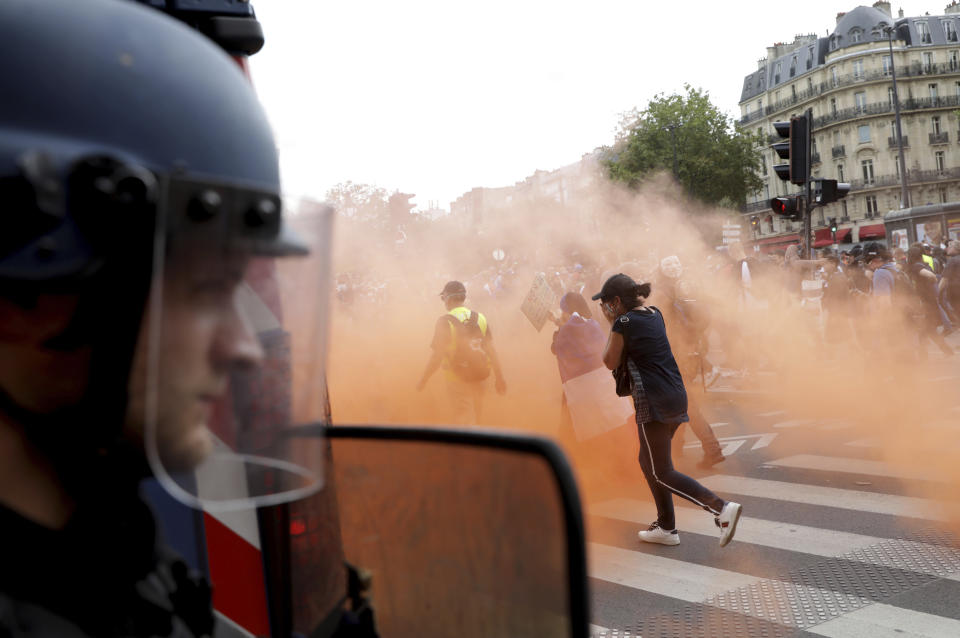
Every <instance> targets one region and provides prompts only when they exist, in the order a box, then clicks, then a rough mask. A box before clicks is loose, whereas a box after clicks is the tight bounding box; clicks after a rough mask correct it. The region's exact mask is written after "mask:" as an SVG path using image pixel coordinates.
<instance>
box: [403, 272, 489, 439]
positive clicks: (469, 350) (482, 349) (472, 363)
mask: <svg viewBox="0 0 960 638" xmlns="http://www.w3.org/2000/svg"><path fill="white" fill-rule="evenodd" d="M440 299H441V300H443V303H444V305H445V306H446V308H447V312H446V314H444V315H441V316H440V317H439V318H438V319H437V323H436V325H435V326H434V331H433V341H432V342H431V344H430V347H431V348H432V350H433V352H432V354H431V356H430V359H429V360H428V361H427V365H426V368H425V369H424V371H423V374H422V375H421V377H420V381H419V382H418V383H417V391H421V390H423V388H424V387H425V386H426V385H427V381H429V380H430V377H431V376H433V373H434V372H436V371H437V370H438V369H440V368H441V367H442V368H443V376H444V378H445V380H446V394H447V398H448V399H449V401H450V406H451V409H452V411H453V420H454V423H457V424H463V425H476V424H477V423H479V421H480V414H481V411H482V407H483V398H484V394H485V391H486V380H487V378H488V377H489V376H490V372H491V371H492V372H493V376H494V380H495V384H494V387H495V389H496V391H497V393H499V394H504V393H506V391H507V383H506V381H505V380H504V377H503V371H502V370H501V368H500V359H499V357H498V356H497V351H496V348H494V346H493V334H492V333H491V331H490V326H489V325H488V324H487V318H486V317H485V316H484V315H483V313H480V312H476V311H473V310H470V309H469V308H467V307H466V306H465V305H464V304H465V303H466V299H467V289H466V287H465V286H464V285H463V284H462V283H461V282H459V281H450V282H447V284H446V285H445V286H444V287H443V290H442V291H441V292H440Z"/></svg>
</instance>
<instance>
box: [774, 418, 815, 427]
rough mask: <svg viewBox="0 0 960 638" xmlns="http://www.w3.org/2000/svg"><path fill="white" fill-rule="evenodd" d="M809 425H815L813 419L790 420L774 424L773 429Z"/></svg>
mask: <svg viewBox="0 0 960 638" xmlns="http://www.w3.org/2000/svg"><path fill="white" fill-rule="evenodd" d="M811 423H816V421H814V420H813V419H791V420H789V421H780V422H779V423H774V424H773V427H775V428H798V427H800V426H803V425H810V424H811Z"/></svg>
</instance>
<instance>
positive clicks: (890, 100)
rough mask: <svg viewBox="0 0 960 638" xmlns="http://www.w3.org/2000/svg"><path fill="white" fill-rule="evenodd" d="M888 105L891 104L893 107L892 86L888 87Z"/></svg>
mask: <svg viewBox="0 0 960 638" xmlns="http://www.w3.org/2000/svg"><path fill="white" fill-rule="evenodd" d="M887 104H889V105H890V106H893V87H892V86H888V87H887Z"/></svg>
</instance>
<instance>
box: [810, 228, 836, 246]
mask: <svg viewBox="0 0 960 638" xmlns="http://www.w3.org/2000/svg"><path fill="white" fill-rule="evenodd" d="M832 243H833V233H831V232H830V229H829V228H821V229H820V230H815V231H813V247H814V248H823V247H824V246H829V245H830V244H832Z"/></svg>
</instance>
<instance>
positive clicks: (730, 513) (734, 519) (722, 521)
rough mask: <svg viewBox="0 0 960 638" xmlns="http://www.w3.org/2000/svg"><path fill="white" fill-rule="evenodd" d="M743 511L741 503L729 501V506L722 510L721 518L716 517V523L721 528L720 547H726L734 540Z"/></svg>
mask: <svg viewBox="0 0 960 638" xmlns="http://www.w3.org/2000/svg"><path fill="white" fill-rule="evenodd" d="M742 510H743V507H741V505H740V503H734V502H733V501H727V504H726V505H724V506H723V509H722V510H720V516H718V517H716V518H715V519H713V520H714V522H715V523H716V524H717V527H719V528H720V547H726V546H727V543H729V542H730V541H732V540H733V535H734V534H735V533H736V531H737V523H738V522H739V521H740V512H741V511H742Z"/></svg>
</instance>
